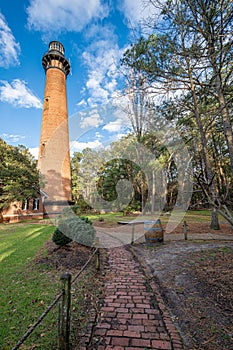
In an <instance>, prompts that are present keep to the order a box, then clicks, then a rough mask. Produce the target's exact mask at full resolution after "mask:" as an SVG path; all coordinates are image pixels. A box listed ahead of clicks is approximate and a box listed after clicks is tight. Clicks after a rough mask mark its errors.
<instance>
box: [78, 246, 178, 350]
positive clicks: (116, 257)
mask: <svg viewBox="0 0 233 350" xmlns="http://www.w3.org/2000/svg"><path fill="white" fill-rule="evenodd" d="M108 254H109V256H108V270H107V273H106V284H105V288H106V292H105V298H104V303H103V306H102V307H101V310H100V316H99V319H98V322H97V325H96V326H95V328H94V330H93V334H92V343H91V345H89V346H86V347H83V348H82V349H98V350H103V349H105V350H110V349H115V350H124V349H128V350H136V349H144V350H145V349H146V350H147V349H164V350H180V349H183V347H182V343H181V339H180V336H179V334H178V332H177V330H176V328H175V327H174V325H173V323H172V321H171V318H170V316H169V314H168V312H167V311H166V307H165V305H164V303H163V300H162V298H161V296H160V294H159V292H158V290H157V288H156V285H155V283H154V282H153V281H152V280H151V281H150V282H149V280H148V278H147V277H146V275H145V273H144V272H143V270H142V268H141V266H140V264H139V262H137V261H136V260H135V259H134V257H133V254H132V253H131V252H130V251H129V250H127V249H126V248H125V247H119V248H114V249H111V250H109V251H108Z"/></svg>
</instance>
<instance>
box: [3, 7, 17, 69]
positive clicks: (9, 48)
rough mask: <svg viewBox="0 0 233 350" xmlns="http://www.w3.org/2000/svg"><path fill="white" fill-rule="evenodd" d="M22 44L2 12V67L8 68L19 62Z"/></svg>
mask: <svg viewBox="0 0 233 350" xmlns="http://www.w3.org/2000/svg"><path fill="white" fill-rule="evenodd" d="M19 54H20V45H19V43H17V42H16V40H15V37H14V36H13V34H12V32H11V29H10V28H9V27H8V24H7V22H6V20H5V17H4V16H3V15H2V13H1V12H0V67H4V68H8V67H9V66H11V65H17V64H19V59H18V55H19Z"/></svg>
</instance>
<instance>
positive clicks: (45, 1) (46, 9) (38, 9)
mask: <svg viewBox="0 0 233 350" xmlns="http://www.w3.org/2000/svg"><path fill="white" fill-rule="evenodd" d="M108 12H109V11H108V7H107V5H106V4H103V3H102V1H101V0H88V1H86V0H69V1H67V0H30V5H29V7H28V8H27V14H28V26H29V28H31V29H35V30H39V31H42V32H49V33H50V32H62V31H63V32H66V31H74V32H79V31H81V30H82V29H83V28H84V27H85V26H86V25H87V24H88V23H89V22H90V21H91V20H92V19H103V18H104V17H106V16H108Z"/></svg>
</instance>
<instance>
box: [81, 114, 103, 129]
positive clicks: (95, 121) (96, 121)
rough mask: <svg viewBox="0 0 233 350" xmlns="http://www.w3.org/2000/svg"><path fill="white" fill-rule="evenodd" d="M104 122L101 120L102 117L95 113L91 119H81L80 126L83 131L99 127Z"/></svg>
mask: <svg viewBox="0 0 233 350" xmlns="http://www.w3.org/2000/svg"><path fill="white" fill-rule="evenodd" d="M102 122H103V120H102V119H101V118H100V115H99V114H98V113H97V112H94V111H93V112H92V114H91V115H90V116H89V117H83V118H82V119H81V122H80V126H81V128H82V129H85V128H88V127H90V128H93V127H98V126H99V125H100V124H101V123H102Z"/></svg>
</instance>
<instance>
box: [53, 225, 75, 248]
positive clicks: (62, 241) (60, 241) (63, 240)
mask: <svg viewBox="0 0 233 350" xmlns="http://www.w3.org/2000/svg"><path fill="white" fill-rule="evenodd" d="M52 240H53V242H54V243H55V244H56V245H59V246H60V247H63V246H65V245H67V244H69V243H70V242H72V239H71V238H69V237H67V236H65V235H64V234H63V233H62V232H61V231H60V230H59V229H58V228H56V230H55V231H54V233H53V237H52Z"/></svg>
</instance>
